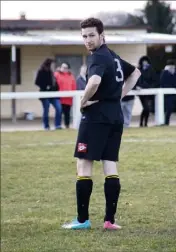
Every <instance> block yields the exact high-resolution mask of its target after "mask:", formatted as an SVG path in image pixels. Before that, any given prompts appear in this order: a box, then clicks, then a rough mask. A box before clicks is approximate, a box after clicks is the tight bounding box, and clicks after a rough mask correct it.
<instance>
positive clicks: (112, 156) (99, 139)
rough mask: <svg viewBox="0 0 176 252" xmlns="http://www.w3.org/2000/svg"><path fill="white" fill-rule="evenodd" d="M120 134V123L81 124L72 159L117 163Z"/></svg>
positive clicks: (121, 130)
mask: <svg viewBox="0 0 176 252" xmlns="http://www.w3.org/2000/svg"><path fill="white" fill-rule="evenodd" d="M122 132H123V124H122V123H120V124H104V123H89V122H81V124H80V127H79V132H78V138H77V143H76V147H75V154H74V157H77V158H80V159H87V160H96V161H100V160H109V161H118V160H119V149H120V143H121V137H122Z"/></svg>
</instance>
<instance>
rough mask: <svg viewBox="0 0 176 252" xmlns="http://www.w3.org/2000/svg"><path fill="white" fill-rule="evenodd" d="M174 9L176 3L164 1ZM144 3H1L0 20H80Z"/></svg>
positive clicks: (128, 10) (126, 9)
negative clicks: (24, 17)
mask: <svg viewBox="0 0 176 252" xmlns="http://www.w3.org/2000/svg"><path fill="white" fill-rule="evenodd" d="M166 2H169V3H170V4H171V7H172V8H173V9H176V1H166ZM145 3H146V1H2V0H1V19H18V18H19V13H20V12H25V13H26V17H27V18H28V19H61V18H73V19H76V18H77V19H80V18H86V17H88V16H91V15H93V14H95V13H97V12H100V11H101V12H102V11H127V12H133V11H134V10H135V9H140V8H143V7H144V5H145Z"/></svg>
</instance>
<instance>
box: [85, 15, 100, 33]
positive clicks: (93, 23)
mask: <svg viewBox="0 0 176 252" xmlns="http://www.w3.org/2000/svg"><path fill="white" fill-rule="evenodd" d="M89 27H96V29H97V32H98V33H99V34H101V33H102V32H103V31H104V25H103V22H102V21H101V20H100V19H98V18H87V19H85V20H83V21H82V22H81V29H84V28H89Z"/></svg>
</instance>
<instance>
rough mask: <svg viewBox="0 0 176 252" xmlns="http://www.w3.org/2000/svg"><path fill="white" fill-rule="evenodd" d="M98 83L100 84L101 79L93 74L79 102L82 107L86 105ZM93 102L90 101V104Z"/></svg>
mask: <svg viewBox="0 0 176 252" xmlns="http://www.w3.org/2000/svg"><path fill="white" fill-rule="evenodd" d="M100 83H101V77H100V76H99V75H96V74H94V75H92V76H91V77H90V78H89V80H88V83H87V85H86V88H85V91H84V96H83V97H82V100H81V103H82V104H81V105H82V106H84V105H86V103H87V102H88V101H89V100H90V98H91V97H92V96H93V95H94V94H95V93H96V91H97V90H98V87H99V85H100ZM94 102H95V101H91V103H94ZM96 102H97V101H96Z"/></svg>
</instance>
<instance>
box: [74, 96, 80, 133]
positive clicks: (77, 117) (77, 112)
mask: <svg viewBox="0 0 176 252" xmlns="http://www.w3.org/2000/svg"><path fill="white" fill-rule="evenodd" d="M80 105H81V95H80V94H77V95H75V96H74V97H73V128H74V129H78V127H79V123H80V119H81V112H80Z"/></svg>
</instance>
